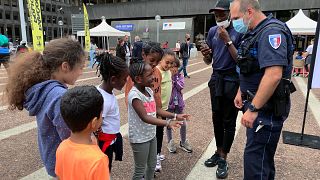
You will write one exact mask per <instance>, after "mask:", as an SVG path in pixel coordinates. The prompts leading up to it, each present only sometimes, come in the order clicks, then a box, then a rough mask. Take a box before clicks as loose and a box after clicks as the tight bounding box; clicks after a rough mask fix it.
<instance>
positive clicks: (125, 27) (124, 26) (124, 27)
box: [115, 24, 134, 31]
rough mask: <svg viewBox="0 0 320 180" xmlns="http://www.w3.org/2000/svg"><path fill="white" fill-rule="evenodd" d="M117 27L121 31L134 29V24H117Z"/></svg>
mask: <svg viewBox="0 0 320 180" xmlns="http://www.w3.org/2000/svg"><path fill="white" fill-rule="evenodd" d="M115 28H116V29H118V30H119V31H133V28H134V24H116V25H115Z"/></svg>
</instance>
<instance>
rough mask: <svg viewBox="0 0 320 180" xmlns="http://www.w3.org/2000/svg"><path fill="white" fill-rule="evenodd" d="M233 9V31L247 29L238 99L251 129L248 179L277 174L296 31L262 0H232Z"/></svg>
mask: <svg viewBox="0 0 320 180" xmlns="http://www.w3.org/2000/svg"><path fill="white" fill-rule="evenodd" d="M230 13H231V19H232V21H233V26H234V28H235V30H236V31H238V32H240V33H246V34H245V35H244V36H243V39H242V42H241V44H240V47H239V48H238V65H239V67H240V76H239V78H240V89H239V91H238V94H237V96H236V98H235V101H234V103H235V106H236V107H238V108H243V112H244V114H243V116H242V119H241V123H242V125H243V126H245V127H246V128H247V132H246V133H247V142H246V147H245V151H244V179H245V180H252V179H261V180H262V179H268V180H269V179H274V178H275V166H274V155H275V152H276V148H277V144H278V141H279V137H280V134H281V129H282V127H283V123H284V121H285V119H286V118H287V117H288V114H289V110H290V91H291V88H290V87H292V84H291V82H290V77H291V70H292V54H293V45H292V44H293V39H292V35H291V32H290V30H289V29H288V27H287V26H286V25H285V24H284V23H282V22H280V21H279V20H277V19H275V18H273V17H272V15H270V16H268V17H267V16H265V14H263V12H262V11H261V9H260V4H259V2H258V0H234V1H233V3H232V4H231V6H230Z"/></svg>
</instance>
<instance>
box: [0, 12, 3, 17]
mask: <svg viewBox="0 0 320 180" xmlns="http://www.w3.org/2000/svg"><path fill="white" fill-rule="evenodd" d="M2 13H3V11H2V10H0V19H2V18H3V17H2Z"/></svg>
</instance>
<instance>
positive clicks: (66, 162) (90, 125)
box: [55, 86, 110, 180]
mask: <svg viewBox="0 0 320 180" xmlns="http://www.w3.org/2000/svg"><path fill="white" fill-rule="evenodd" d="M102 108H103V98H102V95H101V94H100V92H99V91H98V90H97V88H95V87H94V86H82V87H75V88H73V89H70V90H68V91H67V92H66V93H65V94H64V95H63V96H62V99H61V106H60V109H61V115H62V117H63V119H64V121H65V123H66V124H67V126H68V127H69V128H70V130H71V131H72V133H71V136H70V138H68V139H66V140H64V141H63V142H62V143H61V144H60V145H59V147H58V149H57V152H56V167H55V172H56V175H57V177H58V178H59V179H60V180H64V179H67V180H69V179H77V180H109V179H110V175H109V169H108V168H106V167H108V163H109V160H108V157H107V156H106V155H105V154H104V153H103V152H101V150H100V148H99V147H98V145H97V141H96V139H95V137H94V136H92V133H93V132H95V131H96V130H97V129H98V128H99V127H100V126H101V123H102V116H101V112H102Z"/></svg>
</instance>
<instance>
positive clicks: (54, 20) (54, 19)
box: [52, 16, 57, 24]
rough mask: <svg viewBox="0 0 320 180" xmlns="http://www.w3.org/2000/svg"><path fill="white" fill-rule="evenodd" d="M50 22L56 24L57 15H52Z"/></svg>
mask: <svg viewBox="0 0 320 180" xmlns="http://www.w3.org/2000/svg"><path fill="white" fill-rule="evenodd" d="M52 23H53V24H57V17H56V16H53V17H52Z"/></svg>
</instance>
